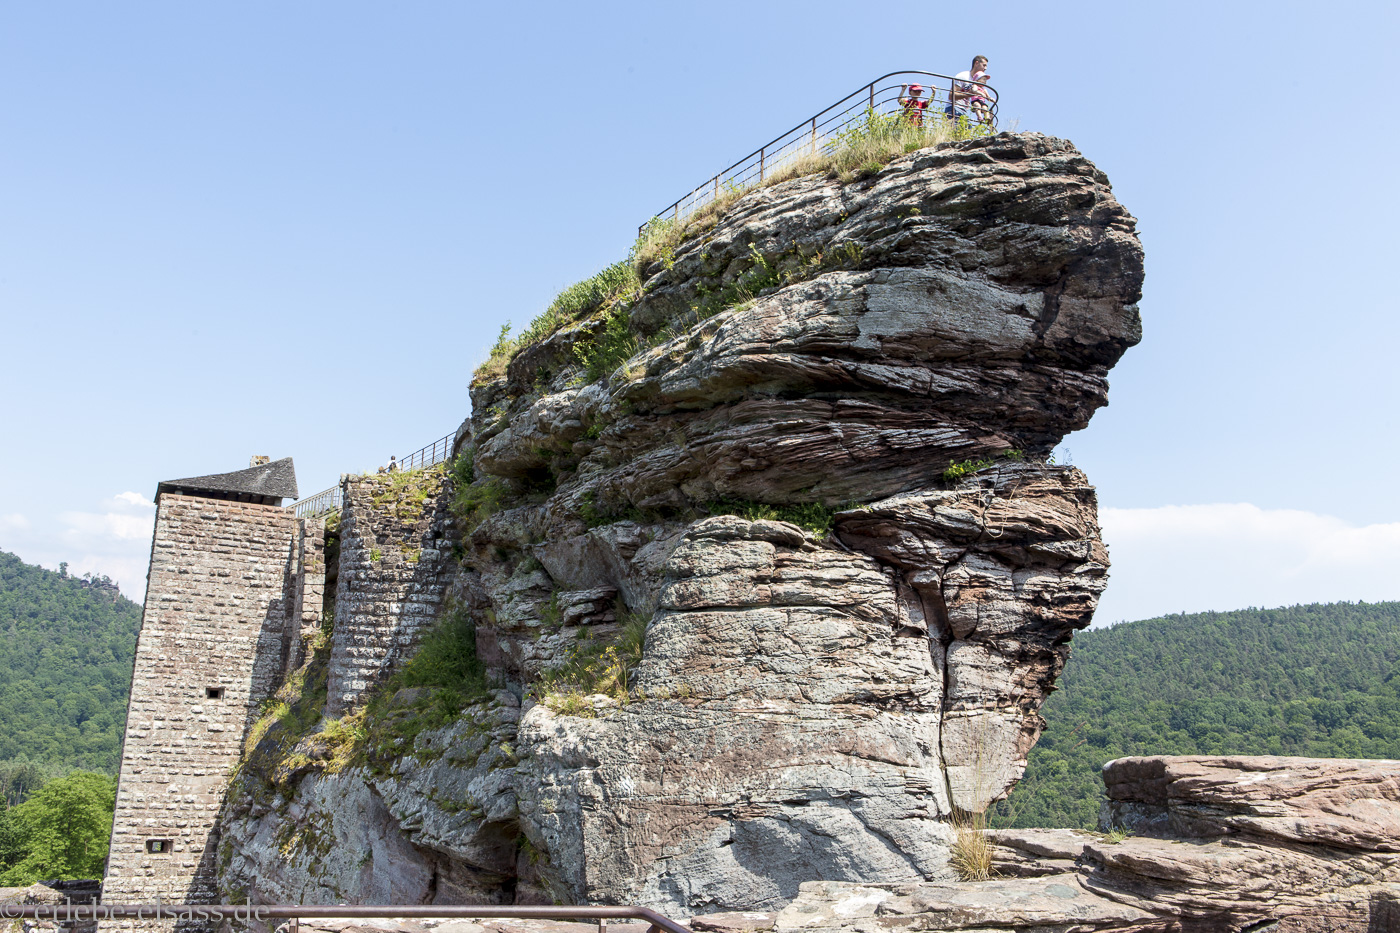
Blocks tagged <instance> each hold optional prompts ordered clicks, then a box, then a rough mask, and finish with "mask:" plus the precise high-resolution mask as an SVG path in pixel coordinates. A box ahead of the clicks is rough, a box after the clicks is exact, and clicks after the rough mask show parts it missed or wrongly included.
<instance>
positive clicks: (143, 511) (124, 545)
mask: <svg viewBox="0 0 1400 933" xmlns="http://www.w3.org/2000/svg"><path fill="white" fill-rule="evenodd" d="M92 505H93V507H92V508H91V509H89V510H76V509H75V510H69V511H62V512H58V513H57V514H52V515H48V516H37V515H36V516H34V517H33V518H32V519H31V518H30V517H28V516H24V515H19V514H14V515H3V516H0V531H2V532H4V539H3V540H0V547H3V548H5V549H6V550H8V551H13V552H14V553H15V554H18V555H19V556H20V558H21V559H22V560H25V561H28V562H29V563H34V564H39V565H41V566H44V567H48V568H49V569H50V570H57V569H58V565H59V564H60V563H67V564H68V571H69V573H72V574H84V573H93V574H104V575H106V576H109V577H111V578H112V579H113V580H116V581H117V584H118V585H119V586H120V587H121V590H122V593H123V594H125V595H126V596H127V597H129V598H131V599H134V600H137V601H138V602H139V601H140V600H141V599H142V598H143V596H144V594H145V590H146V565H147V563H148V561H149V559H150V548H151V531H152V529H153V527H154V524H155V508H154V506H155V503H153V502H151V500H149V499H147V498H146V497H145V496H143V495H141V494H140V493H136V492H120V493H117V494H115V495H113V496H109V497H107V498H104V499H101V500H99V501H97V502H95V503H93V504H92Z"/></svg>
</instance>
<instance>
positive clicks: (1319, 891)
mask: <svg viewBox="0 0 1400 933" xmlns="http://www.w3.org/2000/svg"><path fill="white" fill-rule="evenodd" d="M1104 781H1105V784H1106V785H1107V790H1108V796H1109V804H1108V807H1107V812H1106V813H1105V814H1104V816H1103V818H1102V819H1103V824H1104V825H1103V828H1105V829H1109V828H1113V829H1117V830H1119V833H1115V834H1114V835H1111V836H1102V835H1094V834H1089V833H1079V832H1073V831H1070V830H1005V831H1001V832H995V833H993V836H994V838H995V840H996V843H997V848H996V850H995V855H996V869H997V870H998V871H999V872H1001V873H1002V874H1004V875H1010V876H1017V877H1006V878H1002V879H998V880H994V881H990V882H982V883H974V882H965V883H951V884H949V883H922V884H913V885H857V884H849V883H840V882H811V883H808V884H804V885H803V886H802V893H801V895H800V896H799V897H798V898H797V899H796V900H795V901H794V902H793V903H792V904H791V905H790V906H789V907H788V908H787V909H785V910H784V911H782V913H780V914H778V915H777V917H776V919H775V926H776V929H778V930H780V931H797V930H808V931H816V930H822V931H826V930H859V931H862V933H865V931H871V933H873V931H877V930H878V931H885V930H889V929H890V928H909V929H917V930H930V931H932V930H969V929H978V930H983V929H1004V930H1014V931H1017V933H1050V931H1056V933H1060V931H1066V930H1074V931H1083V933H1087V931H1105V933H1107V931H1113V933H1169V931H1181V933H1246V931H1265V930H1267V931H1269V933H1382V931H1385V933H1394V931H1398V930H1400V761H1366V760H1336V759H1316V758H1270V757H1234V758H1207V757H1151V758H1123V759H1120V760H1118V761H1112V762H1109V763H1108V764H1107V765H1105V766H1104ZM1124 830H1126V831H1128V832H1129V833H1131V834H1130V835H1128V836H1126V837H1125V838H1121V839H1120V838H1119V836H1120V835H1121V832H1122V831H1124Z"/></svg>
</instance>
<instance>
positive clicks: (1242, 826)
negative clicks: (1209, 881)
mask: <svg viewBox="0 0 1400 933" xmlns="http://www.w3.org/2000/svg"><path fill="white" fill-rule="evenodd" d="M1104 784H1105V788H1106V790H1107V793H1108V798H1109V811H1110V813H1111V814H1112V817H1111V818H1112V819H1113V820H1114V821H1115V822H1117V823H1121V824H1122V825H1124V826H1128V827H1129V828H1133V829H1135V830H1137V831H1139V832H1146V833H1153V834H1157V833H1167V834H1171V835H1185V836H1210V835H1215V834H1226V833H1242V834H1246V835H1253V836H1263V837H1270V838H1272V839H1276V840H1280V841H1288V842H1298V843H1304V844H1309V845H1320V844H1322V845H1331V846H1337V847H1339V848H1343V849H1352V850H1362V851H1371V852H1400V761H1384V760H1370V759H1340V758H1288V757H1271V756H1244V755H1241V756H1229V757H1205V756H1177V757H1171V756H1156V757H1143V758H1120V759H1118V760H1117V761H1111V762H1109V763H1108V764H1106V765H1104Z"/></svg>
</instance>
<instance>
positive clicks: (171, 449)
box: [0, 0, 1400, 621]
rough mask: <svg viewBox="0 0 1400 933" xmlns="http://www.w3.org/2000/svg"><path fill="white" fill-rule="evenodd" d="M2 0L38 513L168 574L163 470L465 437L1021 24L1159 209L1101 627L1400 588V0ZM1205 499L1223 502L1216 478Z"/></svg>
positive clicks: (1138, 204) (328, 480) (17, 344)
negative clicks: (854, 119)
mask: <svg viewBox="0 0 1400 933" xmlns="http://www.w3.org/2000/svg"><path fill="white" fill-rule="evenodd" d="M960 9H961V10H962V11H961V12H956V13H955V12H951V10H952V8H951V7H948V6H938V5H933V4H900V3H893V4H887V5H882V6H878V7H875V6H867V7H857V6H855V5H852V4H846V3H843V4H838V3H824V2H815V0H808V2H803V3H762V2H760V3H753V2H750V3H709V4H705V5H692V4H641V3H593V4H587V5H583V4H569V5H564V4H551V3H540V4H533V5H529V6H526V5H516V6H512V7H510V8H509V9H507V8H505V5H500V4H495V5H489V6H488V5H480V6H475V5H468V4H465V3H429V2H421V3H389V2H376V3H355V2H343V0H342V2H336V3H329V2H303V3H297V4H272V3H247V2H245V3H238V4H232V3H214V2H210V3H200V4H183V3H174V2H169V3H145V2H127V3H122V4H102V3H64V2H56V3H50V4H42V5H41V4H8V5H6V6H5V7H3V8H0V140H2V141H3V144H0V326H2V327H3V331H0V333H3V347H4V354H3V359H2V360H0V367H2V368H0V391H3V394H4V396H5V398H6V402H7V403H6V405H5V410H6V414H5V417H4V430H3V433H0V437H3V444H4V456H3V457H0V548H4V549H7V550H11V551H14V552H16V553H18V554H19V555H20V556H21V557H23V558H24V559H26V560H29V561H32V562H40V563H43V564H44V565H46V566H50V567H55V566H57V563H58V562H59V561H60V560H67V561H69V562H70V563H71V564H72V565H73V568H74V569H75V570H77V571H80V572H81V571H95V572H102V573H107V574H110V575H111V576H113V577H116V578H117V579H118V580H119V581H120V582H121V583H122V585H123V588H124V589H125V590H126V591H128V592H131V593H136V594H139V592H140V591H141V589H142V587H143V584H144V579H143V578H144V573H145V565H146V557H147V554H148V551H149V542H150V539H149V528H150V507H149V505H147V504H145V502H146V500H148V499H149V497H150V496H151V495H152V493H153V492H154V489H155V485H156V483H157V482H158V481H159V480H161V479H166V478H173V477H179V476H188V475H192V474H201V473H207V472H217V471H223V470H227V469H235V468H238V467H241V466H243V465H245V464H246V463H247V459H248V457H249V455H250V454H253V453H266V454H269V455H271V456H273V457H280V456H286V455H291V456H294V457H295V458H296V463H297V471H298V478H299V481H300V483H301V485H302V489H303V491H304V492H307V493H310V492H314V491H316V490H319V489H321V488H324V487H326V486H329V485H331V484H332V483H333V482H334V481H335V480H336V478H337V476H338V475H339V474H340V473H341V472H344V471H351V470H361V469H365V468H366V467H370V466H373V465H375V464H378V463H380V462H383V461H384V460H385V459H387V457H388V455H389V454H391V453H394V454H402V453H405V452H407V451H410V450H413V449H415V448H417V447H419V446H421V445H423V444H426V443H428V442H430V441H431V440H433V439H435V438H437V437H440V436H441V435H443V434H446V433H448V432H449V431H452V430H453V429H454V428H455V427H456V426H457V424H458V423H460V422H461V420H462V419H463V418H464V417H465V416H466V414H467V412H468V398H467V385H468V382H469V379H470V374H471V370H472V369H473V368H474V366H475V365H476V363H478V362H479V361H480V360H481V359H482V358H483V357H484V355H485V350H486V348H487V347H488V346H489V345H490V343H491V342H492V341H493V340H494V338H495V335H496V333H497V331H498V330H499V328H500V326H501V324H502V323H504V322H506V321H508V320H509V321H514V322H515V323H516V325H517V326H519V325H520V324H523V323H525V322H527V321H528V320H529V319H530V318H531V317H533V316H534V315H535V314H536V313H538V312H539V311H540V310H541V309H542V308H543V307H544V306H545V305H546V304H547V303H548V301H549V299H550V298H551V297H552V296H553V295H554V293H555V292H557V291H558V290H559V289H560V288H562V287H564V286H566V285H568V284H570V283H571V282H573V281H575V280H577V279H580V278H582V277H584V276H587V275H589V274H591V273H592V272H594V271H596V270H597V269H598V268H599V267H601V266H603V265H604V264H606V263H609V262H612V261H614V260H616V259H619V258H621V257H622V256H624V255H625V254H626V252H627V249H628V246H629V245H630V243H631V240H632V237H633V236H634V234H635V230H636V225H637V224H638V223H639V222H641V221H642V220H644V219H646V218H647V217H648V216H650V215H651V214H652V213H653V212H655V211H656V210H658V209H660V208H661V207H662V206H664V205H666V204H668V203H670V201H672V200H673V199H674V198H675V197H677V196H679V195H680V194H682V193H683V192H684V191H686V190H687V189H689V188H690V187H692V186H693V185H695V184H697V183H698V182H699V181H701V180H703V179H704V178H706V177H708V176H709V175H711V174H712V173H713V172H714V171H715V170H717V169H718V168H720V167H722V166H724V165H726V164H728V163H729V162H731V161H733V160H734V159H736V158H738V157H739V156H741V155H743V154H744V153H746V152H748V151H749V150H751V149H753V148H755V147H756V146H757V145H758V144H759V143H762V142H764V141H765V140H767V139H768V138H770V137H772V136H774V135H776V134H777V133H779V132H781V131H783V130H785V129H787V128H788V127H789V126H791V125H792V124H794V123H796V122H797V121H798V120H800V119H802V118H804V117H806V116H808V115H809V114H810V113H812V112H814V111H816V110H818V109H820V108H822V107H824V106H826V105H827V104H828V103H830V102H832V101H834V100H835V99H837V98H839V97H841V96H843V95H844V94H846V93H848V92H850V91H852V90H854V89H855V88H857V87H859V86H860V85H861V84H863V83H865V82H867V81H869V80H870V79H872V78H874V77H876V76H878V75H880V74H884V73H885V72H888V71H894V70H898V69H902V68H920V69H925V70H931V71H942V72H948V71H954V70H959V69H962V68H965V67H966V65H967V61H968V60H969V59H970V58H971V56H972V55H973V54H974V53H982V54H985V55H987V56H988V57H989V58H990V59H991V63H992V64H991V67H990V72H991V74H992V76H993V78H992V83H993V84H994V85H995V86H996V87H997V88H998V89H999V90H1000V92H1001V97H1002V101H1003V104H1002V115H1003V118H1004V120H1005V121H1011V120H1017V121H1019V126H1020V128H1021V129H1025V130H1036V131H1041V132H1045V133H1049V134H1052V135H1057V136H1063V137H1066V138H1069V139H1071V140H1073V141H1074V142H1075V143H1076V144H1077V145H1078V146H1079V147H1080V148H1081V149H1082V150H1083V151H1084V153H1085V154H1086V155H1088V156H1089V158H1091V159H1092V160H1094V161H1095V162H1096V163H1097V164H1098V165H1099V166H1100V167H1101V168H1102V169H1104V170H1105V171H1106V172H1107V173H1108V175H1109V177H1110V178H1111V179H1112V181H1113V184H1114V189H1115V192H1116V193H1117V195H1118V197H1119V199H1120V200H1121V201H1122V202H1123V203H1124V204H1125V205H1126V206H1127V207H1128V209H1129V210H1130V211H1132V212H1133V213H1134V214H1135V215H1136V216H1137V217H1138V219H1139V221H1140V231H1141V235H1142V239H1143V243H1144V245H1145V248H1146V252H1147V271H1148V275H1147V284H1146V296H1145V298H1144V300H1143V303H1142V312H1143V318H1144V334H1145V336H1144V340H1143V343H1142V345H1141V346H1139V347H1137V348H1136V349H1134V350H1132V351H1131V352H1129V354H1128V355H1127V357H1126V358H1125V359H1124V361H1123V362H1122V363H1121V364H1120V365H1119V366H1118V367H1117V369H1115V370H1114V372H1113V374H1112V377H1111V378H1112V391H1111V398H1112V404H1111V406H1110V407H1109V408H1108V409H1105V410H1104V411H1102V412H1100V413H1099V415H1098V416H1097V417H1096V418H1095V420H1094V422H1093V424H1092V425H1091V426H1090V427H1089V428H1088V429H1087V430H1085V431H1083V432H1080V433H1079V434H1077V435H1074V436H1072V437H1070V438H1069V439H1067V441H1066V443H1065V447H1067V448H1068V450H1069V452H1070V455H1071V457H1072V459H1073V461H1074V462H1075V463H1076V464H1077V465H1079V466H1082V467H1084V468H1085V469H1086V470H1087V471H1088V473H1089V476H1090V478H1091V479H1092V480H1093V481H1094V482H1095V483H1096V484H1097V485H1098V487H1099V490H1100V499H1101V504H1102V506H1103V507H1104V513H1103V514H1104V527H1105V535H1106V537H1107V539H1108V541H1109V544H1110V547H1111V548H1112V550H1113V556H1114V562H1115V566H1114V579H1113V583H1112V585H1111V587H1110V591H1109V594H1108V595H1107V596H1106V598H1105V601H1104V604H1103V608H1102V610H1101V614H1100V620H1101V621H1113V620H1116V619H1127V618H1140V617H1144V616H1147V615H1152V614H1157V613H1161V612H1170V611H1178V610H1186V611H1190V610H1196V609H1205V608H1218V609H1228V608H1235V607H1238V606H1243V605H1277V604H1282V603H1288V602H1294V601H1299V600H1313V599H1317V600H1323V599H1383V598H1400V574H1397V573H1395V572H1394V569H1393V568H1394V566H1395V563H1396V561H1397V559H1400V487H1397V484H1395V483H1393V482H1392V481H1391V480H1390V474H1391V472H1393V471H1392V469H1391V468H1390V465H1391V464H1393V463H1394V462H1395V461H1396V459H1397V454H1400V450H1397V446H1400V440H1397V430H1396V428H1397V424H1396V416H1395V407H1394V404H1395V400H1396V397H1397V391H1396V390H1397V388H1400V375H1397V367H1396V366H1395V365H1394V363H1393V359H1392V358H1393V356H1394V353H1395V347H1396V345H1397V343H1398V342H1400V341H1397V338H1400V313H1397V312H1400V308H1397V301H1396V299H1395V298H1394V296H1393V294H1392V293H1391V291H1390V289H1389V287H1388V284H1387V278H1388V277H1386V276H1383V273H1384V272H1385V271H1386V270H1387V269H1388V260H1390V258H1391V255H1392V254H1393V253H1394V251H1395V249H1396V246H1397V236H1396V233H1395V217H1396V215H1397V206H1400V205H1397V200H1400V195H1397V190H1396V186H1395V185H1394V184H1393V182H1392V181H1391V179H1390V163H1391V162H1392V161H1393V158H1394V156H1393V153H1394V152H1395V150H1396V148H1397V146H1396V144H1397V138H1396V136H1397V133H1396V123H1397V121H1396V116H1397V114H1396V109H1397V108H1396V104H1395V102H1394V95H1393V88H1394V86H1395V83H1396V81H1395V75H1394V70H1393V69H1394V52H1393V50H1394V48H1395V46H1396V42H1397V39H1400V35H1397V33H1400V30H1397V13H1396V11H1395V6H1394V5H1393V4H1379V3H1377V4H1345V3H1343V4H1335V5H1332V6H1330V7H1328V8H1327V9H1326V11H1325V12H1324V11H1323V10H1322V8H1320V7H1317V6H1314V5H1305V4H1287V3H1283V4H1275V5H1273V6H1272V7H1269V8H1267V9H1266V8H1263V7H1255V6H1252V5H1251V6H1245V5H1231V4H1219V3H1213V4H1192V3H1173V4H1123V3H1111V4H1110V3H1103V4H1097V3H1083V4H1054V5H1051V4H1043V3H1018V2H1008V3H999V4H974V5H972V6H970V7H964V8H960ZM1183 510H1185V511H1183Z"/></svg>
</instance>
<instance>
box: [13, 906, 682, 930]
mask: <svg viewBox="0 0 1400 933" xmlns="http://www.w3.org/2000/svg"><path fill="white" fill-rule="evenodd" d="M191 918H193V919H197V920H199V921H208V920H225V919H231V920H254V919H256V920H259V921H265V920H293V921H296V920H301V919H308V920H309V919H342V920H360V919H374V918H386V919H405V920H408V919H419V920H431V919H468V918H481V919H501V920H513V919H520V920H597V921H598V929H599V933H606V930H607V923H606V921H608V920H617V919H633V920H645V921H647V922H648V923H650V924H651V931H650V933H660V931H665V933H691V930H690V928H689V927H687V926H685V925H684V924H682V923H677V922H676V921H675V920H672V919H671V918H669V917H666V916H663V915H662V914H659V913H657V912H656V911H654V910H650V909H648V908H646V907H635V906H630V905H624V906H620V907H598V906H592V905H588V906H585V905H574V906H561V907H517V906H513V905H512V906H509V907H506V906H491V905H470V906H468V905H465V904H463V905H446V904H419V905H414V906H406V905H393V904H0V921H2V920H49V921H53V922H55V923H65V922H84V921H89V922H90V921H102V920H153V921H155V920H167V921H168V920H181V919H191Z"/></svg>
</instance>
